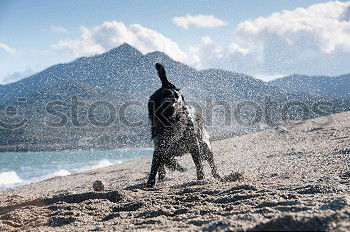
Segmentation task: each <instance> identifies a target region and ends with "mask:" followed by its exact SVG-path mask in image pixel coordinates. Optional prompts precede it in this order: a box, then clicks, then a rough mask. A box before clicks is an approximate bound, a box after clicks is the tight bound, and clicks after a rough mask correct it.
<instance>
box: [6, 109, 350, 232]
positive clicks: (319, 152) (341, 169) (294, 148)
mask: <svg viewBox="0 0 350 232" xmlns="http://www.w3.org/2000/svg"><path fill="white" fill-rule="evenodd" d="M331 118H332V121H331V123H329V124H328V125H319V124H316V123H315V121H317V122H318V123H320V122H326V121H327V120H329V117H327V118H325V117H323V118H318V119H315V120H312V121H307V122H299V123H298V124H296V122H293V123H290V124H287V125H286V124H285V125H282V126H279V127H276V128H266V129H265V130H263V131H261V132H258V133H254V134H249V135H245V136H241V137H236V138H231V139H226V140H221V141H216V142H214V143H213V147H214V153H215V158H216V162H217V164H218V166H219V169H220V171H221V174H222V175H223V176H225V177H226V181H225V182H217V181H215V180H213V179H212V178H211V177H210V175H209V171H208V167H207V170H206V173H207V177H208V179H207V180H206V181H202V182H197V181H196V180H195V176H196V175H195V168H194V165H193V162H192V161H191V159H190V156H188V155H187V156H185V157H183V158H181V159H180V162H181V163H182V164H183V165H184V166H186V167H187V168H188V169H189V170H188V172H185V173H179V172H168V175H167V178H166V181H164V182H162V183H159V184H157V186H156V188H155V189H146V188H144V183H145V181H146V179H147V175H148V172H149V169H150V159H139V160H134V161H129V162H125V163H123V164H118V165H115V166H111V167H108V168H103V169H98V170H94V171H90V172H86V173H79V174H74V175H71V176H67V177H58V178H53V179H50V180H46V181H43V182H40V183H35V184H31V185H27V186H24V187H21V188H18V189H14V190H8V191H6V192H2V193H0V199H1V203H0V231H7V230H18V231H25V230H28V231H39V230H41V231H87V230H94V231H96V230H97V231H98V230H103V231H104V230H108V231H113V230H116V231H129V230H144V231H147V230H162V231H163V230H166V231H183V230H192V231H193V230H204V231H212V230H218V231H221V230H234V231H236V230H254V231H256V230H336V231H350V194H349V193H350V189H349V186H350V169H349V164H350V113H341V114H337V115H333V116H331ZM292 124H293V125H294V126H291V125H292ZM240 174H242V175H240ZM97 179H99V180H102V181H103V182H104V183H105V185H106V190H105V191H104V192H101V193H94V192H93V190H92V183H93V182H94V181H95V180H97Z"/></svg>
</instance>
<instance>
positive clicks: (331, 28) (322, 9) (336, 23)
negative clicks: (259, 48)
mask: <svg viewBox="0 0 350 232" xmlns="http://www.w3.org/2000/svg"><path fill="white" fill-rule="evenodd" d="M349 19H350V2H338V1H336V2H328V3H321V4H316V5H312V6H310V7H309V8H306V9H305V8H297V9H295V10H293V11H282V12H278V13H274V14H272V15H271V16H269V17H260V18H257V19H255V20H247V21H244V22H242V23H240V24H239V25H238V27H237V32H238V33H239V34H244V35H245V36H247V37H256V38H261V37H262V36H266V35H273V36H278V37H280V38H282V39H284V40H285V41H286V42H287V44H288V45H289V46H295V45H296V44H297V43H298V42H302V43H303V42H304V41H303V39H308V40H309V41H310V42H313V43H314V45H315V47H318V48H319V49H320V50H321V51H323V52H325V53H332V52H334V51H335V50H336V49H343V50H346V51H350V43H349V41H350V22H349Z"/></svg>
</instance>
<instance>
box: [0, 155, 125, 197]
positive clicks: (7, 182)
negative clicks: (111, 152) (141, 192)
mask: <svg viewBox="0 0 350 232" xmlns="http://www.w3.org/2000/svg"><path fill="white" fill-rule="evenodd" d="M120 163H122V161H120V160H118V161H113V162H112V161H109V160H107V159H103V160H100V161H97V162H95V163H92V164H90V165H86V166H83V167H82V168H78V169H75V170H71V171H69V170H66V169H59V170H56V171H54V172H50V173H49V174H46V175H42V176H35V177H32V178H30V179H27V180H23V179H21V178H20V177H19V176H18V175H17V173H16V172H15V171H10V172H2V173H0V191H2V190H5V189H8V188H13V187H19V186H23V185H27V184H31V183H35V182H40V181H44V180H47V179H51V178H54V177H59V176H68V175H71V174H72V173H79V172H85V171H90V170H95V169H98V168H104V167H108V166H111V165H114V164H120Z"/></svg>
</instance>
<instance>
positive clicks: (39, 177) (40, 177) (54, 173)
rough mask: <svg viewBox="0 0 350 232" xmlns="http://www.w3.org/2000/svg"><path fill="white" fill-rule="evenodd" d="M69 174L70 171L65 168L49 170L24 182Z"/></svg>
mask: <svg viewBox="0 0 350 232" xmlns="http://www.w3.org/2000/svg"><path fill="white" fill-rule="evenodd" d="M71 174H72V173H71V172H70V171H68V170H66V169H60V170H57V171H54V172H51V173H49V174H47V175H43V176H38V177H33V178H31V179H30V180H29V181H28V182H27V183H26V184H30V183H35V182H39V181H43V180H48V179H51V178H54V177H59V176H69V175H71Z"/></svg>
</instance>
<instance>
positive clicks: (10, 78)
mask: <svg viewBox="0 0 350 232" xmlns="http://www.w3.org/2000/svg"><path fill="white" fill-rule="evenodd" d="M32 74H34V71H33V70H32V69H31V68H29V67H27V68H26V69H25V70H24V71H23V72H15V73H12V74H9V75H6V76H4V77H2V78H0V83H1V84H9V83H13V82H16V81H18V80H21V79H23V78H26V77H29V76H30V75H32Z"/></svg>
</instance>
